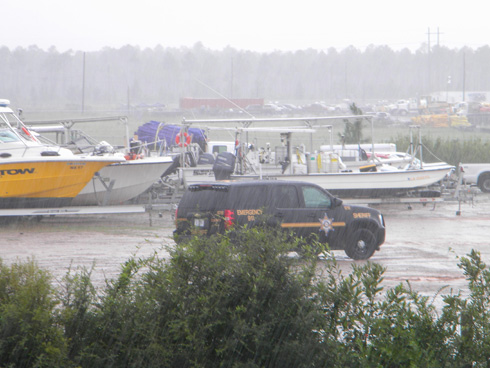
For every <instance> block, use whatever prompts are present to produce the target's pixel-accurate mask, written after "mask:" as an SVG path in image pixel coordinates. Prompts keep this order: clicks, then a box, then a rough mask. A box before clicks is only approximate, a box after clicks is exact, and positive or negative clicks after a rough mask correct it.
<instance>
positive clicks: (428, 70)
mask: <svg viewBox="0 0 490 368" xmlns="http://www.w3.org/2000/svg"><path fill="white" fill-rule="evenodd" d="M440 34H441V33H440V32H439V27H437V32H435V33H431V32H430V28H427V64H428V66H427V68H428V69H427V79H428V83H427V86H428V94H430V93H431V91H432V83H431V78H432V76H431V47H430V35H437V46H439V35H440Z"/></svg>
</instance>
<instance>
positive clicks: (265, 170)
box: [181, 116, 455, 198]
mask: <svg viewBox="0 0 490 368" xmlns="http://www.w3.org/2000/svg"><path fill="white" fill-rule="evenodd" d="M346 118H347V117H343V119H346ZM350 118H354V119H359V118H360V116H352V117H350ZM301 119H302V118H297V119H284V120H285V121H291V120H301ZM314 119H317V120H325V119H332V118H331V117H325V118H308V119H306V118H305V120H308V121H310V122H311V121H313V120H314ZM279 120H280V119H275V121H279ZM221 121H223V120H221ZM239 121H240V122H247V123H249V125H250V124H251V123H254V122H261V121H264V122H267V121H270V119H240V120H239ZM201 122H202V121H199V120H186V123H187V124H195V123H201ZM325 127H327V126H316V127H315V126H311V125H310V126H309V127H305V128H298V127H283V128H275V127H274V128H265V127H243V128H229V129H233V130H234V131H236V132H237V134H236V135H237V136H242V135H243V134H244V133H247V132H261V131H264V132H266V131H267V132H278V133H280V134H281V141H282V142H283V148H284V150H283V153H284V155H283V157H282V158H279V160H278V157H277V155H276V162H275V164H274V165H271V164H268V165H262V164H260V163H259V164H258V165H257V164H254V163H253V162H251V161H250V160H249V158H248V157H247V156H248V154H247V152H244V148H246V147H247V144H239V146H240V147H242V149H241V150H237V152H236V153H237V154H236V155H234V154H232V153H230V152H226V153H222V154H220V155H218V157H217V158H216V161H215V163H214V164H213V172H214V175H213V176H211V175H209V173H207V174H206V173H204V175H203V171H202V170H200V169H199V167H194V168H192V167H191V168H182V169H181V173H182V175H183V182H184V184H185V185H186V186H188V185H190V184H193V183H197V182H207V181H215V180H247V179H248V180H252V179H263V180H301V181H307V182H311V183H315V184H317V185H320V186H321V187H323V188H325V189H327V190H329V191H330V192H332V193H334V194H337V195H341V196H344V197H346V196H348V197H370V198H374V197H383V196H399V195H405V194H407V193H410V192H414V191H418V192H420V193H423V192H424V193H423V195H428V193H430V195H431V196H432V195H434V196H435V195H437V194H436V193H435V191H429V190H428V188H429V187H430V186H433V185H435V184H437V183H439V182H441V181H442V180H443V179H445V178H447V177H448V176H449V175H450V174H451V173H452V172H453V171H454V169H455V168H454V166H452V165H449V164H447V163H445V162H437V163H430V164H426V163H424V162H423V161H422V160H419V159H417V158H416V157H415V155H410V156H409V157H408V156H407V157H402V159H401V160H399V159H396V160H394V161H392V162H390V160H382V159H381V158H379V157H378V158H376V159H374V158H373V159H372V160H371V161H366V163H365V165H363V166H356V165H353V166H352V165H345V164H344V163H343V162H342V160H341V158H340V156H339V154H338V153H337V152H334V151H321V152H317V153H314V154H309V153H307V152H303V153H301V152H299V151H298V150H297V149H293V145H292V135H293V134H296V133H300V132H301V133H310V134H317V132H318V130H320V129H323V128H325ZM221 129H225V130H226V129H227V128H221ZM330 130H331V127H330ZM420 149H421V145H420ZM372 152H373V153H375V150H373V151H372ZM220 156H221V157H220ZM395 163H396V164H395ZM439 195H440V194H439Z"/></svg>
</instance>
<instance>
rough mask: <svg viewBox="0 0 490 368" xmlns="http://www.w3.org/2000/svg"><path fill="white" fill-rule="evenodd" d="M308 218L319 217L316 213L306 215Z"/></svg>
mask: <svg viewBox="0 0 490 368" xmlns="http://www.w3.org/2000/svg"><path fill="white" fill-rule="evenodd" d="M306 217H310V218H314V217H317V216H316V214H314V213H310V214H308V215H306Z"/></svg>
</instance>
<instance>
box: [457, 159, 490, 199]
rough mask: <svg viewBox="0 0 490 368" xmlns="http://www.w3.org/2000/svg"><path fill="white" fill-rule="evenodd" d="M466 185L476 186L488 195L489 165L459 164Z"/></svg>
mask: <svg viewBox="0 0 490 368" xmlns="http://www.w3.org/2000/svg"><path fill="white" fill-rule="evenodd" d="M459 167H460V170H461V171H462V173H463V180H464V182H465V183H466V184H470V185H471V184H474V185H477V186H478V188H480V190H481V191H482V192H484V193H490V163H488V164H484V163H482V164H459Z"/></svg>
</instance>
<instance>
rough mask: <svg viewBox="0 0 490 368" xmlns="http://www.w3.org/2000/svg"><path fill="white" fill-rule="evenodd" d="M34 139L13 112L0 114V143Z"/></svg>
mask: <svg viewBox="0 0 490 368" xmlns="http://www.w3.org/2000/svg"><path fill="white" fill-rule="evenodd" d="M24 140H27V141H29V140H33V141H34V140H36V139H35V138H34V136H33V135H32V134H31V132H30V131H29V130H28V129H27V128H26V127H25V126H24V124H23V123H22V122H21V121H20V120H19V119H18V118H17V116H15V114H14V113H2V114H0V143H11V142H23V143H25V142H24Z"/></svg>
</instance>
